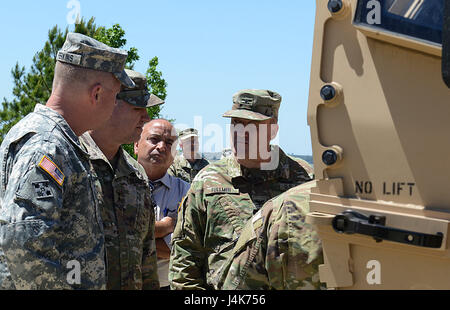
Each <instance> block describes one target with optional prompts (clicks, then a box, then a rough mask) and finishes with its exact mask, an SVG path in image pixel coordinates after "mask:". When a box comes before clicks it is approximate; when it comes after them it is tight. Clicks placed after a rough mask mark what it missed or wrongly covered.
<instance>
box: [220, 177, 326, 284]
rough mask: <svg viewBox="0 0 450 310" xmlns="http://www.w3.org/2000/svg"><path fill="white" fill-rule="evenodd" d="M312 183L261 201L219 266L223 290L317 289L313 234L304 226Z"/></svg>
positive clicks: (317, 245) (318, 254) (317, 248)
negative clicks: (260, 206)
mask: <svg viewBox="0 0 450 310" xmlns="http://www.w3.org/2000/svg"><path fill="white" fill-rule="evenodd" d="M314 186H315V181H311V182H308V183H305V184H302V185H299V186H296V187H294V188H292V189H290V190H288V191H287V192H285V193H283V194H281V195H280V196H278V197H276V198H273V199H271V200H269V201H268V202H266V203H265V204H264V206H263V207H262V208H261V209H260V210H259V211H258V212H257V213H256V214H255V215H254V216H253V217H252V218H251V220H249V221H248V222H247V225H246V226H245V227H244V229H243V230H242V233H241V235H240V237H239V240H238V241H237V243H236V246H235V248H234V249H233V251H232V254H231V256H230V258H229V259H228V261H227V263H226V264H225V267H224V272H223V274H222V276H223V277H224V278H225V279H224V285H223V286H222V289H225V290H234V289H240V290H270V289H277V290H282V289H283V290H297V289H318V288H321V285H320V282H319V273H318V266H319V264H322V263H323V255H322V248H321V242H320V240H319V239H318V235H317V232H316V231H315V230H314V229H313V227H312V226H311V225H310V224H307V223H305V217H306V214H308V212H309V193H310V190H311V188H312V187H314Z"/></svg>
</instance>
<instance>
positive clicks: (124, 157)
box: [115, 147, 147, 180]
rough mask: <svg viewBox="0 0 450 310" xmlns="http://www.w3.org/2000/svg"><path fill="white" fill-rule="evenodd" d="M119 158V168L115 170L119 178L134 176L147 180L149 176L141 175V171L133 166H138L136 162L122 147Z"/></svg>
mask: <svg viewBox="0 0 450 310" xmlns="http://www.w3.org/2000/svg"><path fill="white" fill-rule="evenodd" d="M118 156H119V158H118V161H117V168H116V170H115V173H116V177H117V178H120V177H128V176H130V175H134V176H136V177H137V178H139V179H141V180H147V176H146V175H145V176H144V175H141V173H139V171H138V170H137V167H135V166H133V164H132V163H133V162H134V163H136V164H138V163H137V162H136V160H135V159H134V158H133V157H132V156H131V155H130V154H128V153H127V152H126V151H125V150H124V149H123V148H122V147H120V148H119V154H118ZM138 165H139V164H138Z"/></svg>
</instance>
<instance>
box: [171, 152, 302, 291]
mask: <svg viewBox="0 0 450 310" xmlns="http://www.w3.org/2000/svg"><path fill="white" fill-rule="evenodd" d="M309 180H310V178H309V176H308V173H307V172H306V171H305V170H304V169H303V168H302V167H301V166H300V165H299V164H298V163H297V162H295V161H294V160H292V159H291V158H289V157H288V156H286V154H285V153H284V152H283V151H282V150H281V149H279V162H278V166H277V168H276V169H274V170H259V169H248V168H245V167H243V166H240V165H239V164H238V163H237V161H236V159H235V157H234V156H230V157H226V158H223V159H221V160H220V161H218V162H216V163H213V164H210V165H209V166H208V167H206V168H205V169H203V170H202V171H201V172H200V173H199V174H198V175H197V176H196V177H195V179H194V181H193V182H192V185H191V188H190V190H189V191H188V193H187V195H186V199H185V200H184V201H183V202H182V204H181V205H180V208H179V214H178V221H177V225H176V228H175V231H174V234H173V238H172V244H173V246H172V253H171V261H170V268H169V281H170V282H171V288H172V289H218V288H220V287H219V286H218V285H219V279H220V275H221V273H222V272H223V264H224V263H225V262H226V260H227V259H228V258H229V256H230V255H231V253H232V250H233V247H234V245H235V243H236V241H237V240H238V238H239V235H240V233H241V231H242V229H243V227H244V226H245V224H246V223H247V221H248V220H249V219H250V218H251V217H252V216H253V215H254V214H255V213H256V212H257V211H258V210H259V209H260V208H261V206H262V205H263V204H264V203H265V202H266V201H267V200H269V199H271V198H273V197H275V196H277V195H279V194H281V193H283V192H285V191H286V190H288V189H290V188H292V187H294V186H297V185H299V184H302V183H304V182H307V181H309Z"/></svg>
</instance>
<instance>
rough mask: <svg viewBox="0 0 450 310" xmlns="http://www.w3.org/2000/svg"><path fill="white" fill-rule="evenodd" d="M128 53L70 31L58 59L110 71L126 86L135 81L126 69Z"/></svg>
mask: <svg viewBox="0 0 450 310" xmlns="http://www.w3.org/2000/svg"><path fill="white" fill-rule="evenodd" d="M127 57H128V53H127V52H126V51H122V50H120V49H117V48H113V47H110V46H108V45H106V44H104V43H101V42H99V41H97V40H95V39H93V38H91V37H88V36H85V35H84V34H81V33H74V32H69V33H68V34H67V37H66V41H65V42H64V45H63V47H62V48H61V49H60V50H59V51H58V54H57V56H56V60H57V61H60V62H64V63H68V64H71V65H74V66H78V67H83V68H87V69H92V70H97V71H103V72H110V73H112V74H114V76H115V77H116V78H117V79H118V80H119V81H120V83H121V84H122V85H124V86H125V87H134V82H133V81H132V80H131V79H130V77H129V76H128V75H127V73H126V72H125V71H124V69H125V63H126V61H127Z"/></svg>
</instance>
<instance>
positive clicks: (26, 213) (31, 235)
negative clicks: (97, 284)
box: [0, 151, 73, 289]
mask: <svg viewBox="0 0 450 310" xmlns="http://www.w3.org/2000/svg"><path fill="white" fill-rule="evenodd" d="M43 157H44V154H42V153H39V152H36V153H33V152H27V151H24V152H20V153H19V154H18V156H16V158H17V161H16V162H15V163H14V165H13V167H12V169H11V174H10V177H9V182H8V184H7V186H6V188H5V192H4V199H3V201H2V206H1V211H0V221H1V228H0V229H1V230H0V245H1V247H2V250H3V252H4V260H5V261H6V265H7V268H8V271H9V272H10V276H11V279H12V281H13V283H14V286H15V288H16V289H71V288H73V287H72V286H71V285H69V283H68V281H67V277H68V272H69V271H70V270H68V269H67V266H65V265H63V263H62V261H61V259H60V258H61V255H60V251H62V250H63V249H61V243H60V242H59V241H60V240H58V238H59V236H58V234H57V230H58V228H59V226H60V221H59V217H60V214H59V210H60V209H61V206H62V201H63V198H62V197H63V184H60V183H61V182H60V181H61V179H60V178H62V176H58V175H54V177H52V175H51V174H49V173H48V172H46V171H45V170H44V169H42V168H41V167H40V162H41V161H42V158H43ZM55 178H56V179H55Z"/></svg>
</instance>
